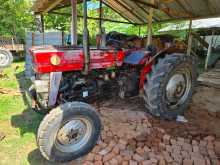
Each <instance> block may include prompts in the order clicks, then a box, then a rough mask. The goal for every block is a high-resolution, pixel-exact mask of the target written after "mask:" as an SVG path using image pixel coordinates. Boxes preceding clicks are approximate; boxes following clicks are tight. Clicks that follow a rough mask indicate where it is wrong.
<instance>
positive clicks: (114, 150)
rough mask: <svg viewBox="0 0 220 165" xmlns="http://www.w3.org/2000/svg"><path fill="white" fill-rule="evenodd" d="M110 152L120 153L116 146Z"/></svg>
mask: <svg viewBox="0 0 220 165" xmlns="http://www.w3.org/2000/svg"><path fill="white" fill-rule="evenodd" d="M112 152H114V153H115V154H116V155H118V154H119V153H120V150H119V148H118V147H117V146H115V147H114V148H113V150H112Z"/></svg>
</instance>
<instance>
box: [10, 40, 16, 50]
mask: <svg viewBox="0 0 220 165" xmlns="http://www.w3.org/2000/svg"><path fill="white" fill-rule="evenodd" d="M11 44H12V50H15V42H14V37H12V38H11Z"/></svg>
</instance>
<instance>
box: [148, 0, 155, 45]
mask: <svg viewBox="0 0 220 165" xmlns="http://www.w3.org/2000/svg"><path fill="white" fill-rule="evenodd" d="M150 2H151V4H154V0H151V1H150ZM153 14H154V8H152V7H151V8H150V10H149V15H148V36H147V46H149V45H151V44H152V23H153V21H152V20H153Z"/></svg>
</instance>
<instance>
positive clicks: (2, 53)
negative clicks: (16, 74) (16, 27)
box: [0, 48, 13, 68]
mask: <svg viewBox="0 0 220 165" xmlns="http://www.w3.org/2000/svg"><path fill="white" fill-rule="evenodd" d="M12 61H13V56H12V54H11V52H10V51H9V50H7V49H4V48H0V68H5V67H8V66H10V65H11V63H12Z"/></svg>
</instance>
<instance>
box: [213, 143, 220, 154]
mask: <svg viewBox="0 0 220 165" xmlns="http://www.w3.org/2000/svg"><path fill="white" fill-rule="evenodd" d="M214 148H215V152H216V154H217V155H220V142H219V141H215V143H214Z"/></svg>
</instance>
